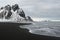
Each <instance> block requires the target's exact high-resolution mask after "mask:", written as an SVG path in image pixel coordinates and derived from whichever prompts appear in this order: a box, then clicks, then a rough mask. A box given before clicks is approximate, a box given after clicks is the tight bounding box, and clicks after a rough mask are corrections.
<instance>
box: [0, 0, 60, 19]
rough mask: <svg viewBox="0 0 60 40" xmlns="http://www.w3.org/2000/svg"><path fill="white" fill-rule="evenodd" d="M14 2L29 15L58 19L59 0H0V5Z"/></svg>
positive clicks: (59, 14)
mask: <svg viewBox="0 0 60 40" xmlns="http://www.w3.org/2000/svg"><path fill="white" fill-rule="evenodd" d="M16 3H17V4H19V7H21V8H22V9H23V10H24V12H25V14H26V15H29V16H31V17H40V18H41V17H42V18H55V19H60V0H0V7H1V6H5V5H7V4H10V5H14V4H16Z"/></svg>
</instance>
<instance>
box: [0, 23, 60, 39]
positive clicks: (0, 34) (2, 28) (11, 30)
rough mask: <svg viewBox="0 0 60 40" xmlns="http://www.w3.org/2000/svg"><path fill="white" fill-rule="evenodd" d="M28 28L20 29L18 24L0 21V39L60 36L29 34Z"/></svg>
mask: <svg viewBox="0 0 60 40" xmlns="http://www.w3.org/2000/svg"><path fill="white" fill-rule="evenodd" d="M28 31H29V30H28V29H22V28H20V27H19V26H18V25H16V24H15V25H13V24H1V23H0V39H2V40H3V39H4V40H5V39H8V40H9V39H12V40H60V37H50V36H43V35H36V34H31V33H29V32H28Z"/></svg>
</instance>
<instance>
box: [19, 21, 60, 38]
mask: <svg viewBox="0 0 60 40" xmlns="http://www.w3.org/2000/svg"><path fill="white" fill-rule="evenodd" d="M20 27H21V28H26V29H28V30H29V32H30V33H33V34H37V35H46V36H54V37H60V21H40V22H34V23H33V24H31V25H23V26H20Z"/></svg>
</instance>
